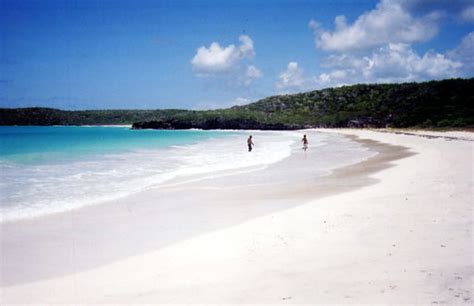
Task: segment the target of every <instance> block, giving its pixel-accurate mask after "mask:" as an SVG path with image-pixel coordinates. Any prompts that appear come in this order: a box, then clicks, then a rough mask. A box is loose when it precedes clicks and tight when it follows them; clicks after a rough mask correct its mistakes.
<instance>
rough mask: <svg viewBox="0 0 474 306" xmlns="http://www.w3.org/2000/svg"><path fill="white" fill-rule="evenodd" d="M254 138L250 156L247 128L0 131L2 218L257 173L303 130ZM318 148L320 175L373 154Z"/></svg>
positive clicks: (295, 143) (332, 144) (315, 140)
mask: <svg viewBox="0 0 474 306" xmlns="http://www.w3.org/2000/svg"><path fill="white" fill-rule="evenodd" d="M251 133H252V134H254V135H255V136H254V138H255V144H256V146H255V150H254V151H252V153H249V152H247V145H246V139H247V136H248V135H249V134H250V132H248V131H245V132H244V131H201V130H179V131H178V130H131V129H130V128H129V127H97V126H91V127H84V126H81V127H64V126H52V127H37V126H28V127H19V126H13V127H0V217H1V219H0V221H2V222H4V221H14V220H19V219H24V218H31V217H37V216H41V215H45V214H50V213H57V212H62V211H67V210H70V209H76V208H80V207H82V206H87V205H94V204H99V203H103V202H106V201H109V200H113V199H117V198H121V197H125V196H127V195H130V194H132V193H137V192H140V191H143V190H146V189H149V188H159V187H160V186H162V185H163V184H166V183H167V182H170V181H171V180H173V179H180V178H186V177H189V176H191V175H193V176H194V177H198V178H199V177H205V176H209V175H217V174H219V173H222V172H223V171H227V172H228V171H235V170H239V171H243V170H245V171H255V170H259V169H263V168H265V167H267V166H268V165H271V164H273V163H276V162H278V161H281V160H283V159H285V158H286V157H288V156H290V155H291V154H292V152H300V151H301V150H300V149H301V148H300V147H301V146H300V138H301V134H302V133H301V132H298V131H294V132H258V131H253V132H251ZM317 147H320V150H321V152H324V154H323V155H322V156H321V159H320V163H318V165H313V168H314V171H315V172H317V173H320V175H323V174H324V173H328V171H329V170H330V169H333V168H336V167H339V166H343V165H346V164H350V163H354V162H357V161H359V160H362V159H365V158H368V157H370V156H371V154H372V153H371V152H368V151H367V149H365V148H363V147H362V146H361V145H359V144H357V143H355V142H352V141H350V140H348V139H347V138H344V137H341V136H335V135H331V136H329V135H326V134H323V133H317V134H316V133H315V134H313V135H311V138H310V149H312V148H313V149H314V148H317ZM311 171H313V169H312V168H311Z"/></svg>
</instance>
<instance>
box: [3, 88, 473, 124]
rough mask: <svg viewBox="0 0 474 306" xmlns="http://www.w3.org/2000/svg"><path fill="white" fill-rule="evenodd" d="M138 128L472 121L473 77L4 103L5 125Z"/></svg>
mask: <svg viewBox="0 0 474 306" xmlns="http://www.w3.org/2000/svg"><path fill="white" fill-rule="evenodd" d="M133 123H136V124H135V125H134V127H135V128H204V129H219V128H240V129H247V128H248V129H259V128H260V129H296V128H303V127H316V126H324V127H345V126H360V127H364V126H374V127H384V126H392V127H414V126H419V127H473V126H474V79H467V80H466V79H452V80H443V81H431V82H424V83H405V84H372V85H353V86H343V87H338V88H328V89H323V90H315V91H310V92H305V93H298V94H293V95H278V96H272V97H268V98H265V99H262V100H259V101H257V102H255V103H251V104H248V105H243V106H234V107H232V108H227V109H218V110H208V111H188V110H89V111H63V110H57V109H49V108H22V109H5V108H3V109H0V125H95V124H97V125H98V124H133Z"/></svg>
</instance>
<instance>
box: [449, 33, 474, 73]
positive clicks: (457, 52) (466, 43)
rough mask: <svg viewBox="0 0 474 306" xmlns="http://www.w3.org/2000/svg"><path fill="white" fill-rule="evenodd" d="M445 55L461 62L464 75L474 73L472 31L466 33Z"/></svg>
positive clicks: (473, 37) (473, 34) (473, 40)
mask: <svg viewBox="0 0 474 306" xmlns="http://www.w3.org/2000/svg"><path fill="white" fill-rule="evenodd" d="M447 56H448V57H449V58H450V59H452V60H454V61H460V62H462V63H463V66H462V68H461V70H462V73H463V76H464V77H472V76H473V75H474V32H471V33H469V34H467V35H466V36H465V37H464V38H463V39H462V41H461V43H460V44H459V45H458V46H457V47H456V48H454V49H453V50H451V51H449V52H448V53H447Z"/></svg>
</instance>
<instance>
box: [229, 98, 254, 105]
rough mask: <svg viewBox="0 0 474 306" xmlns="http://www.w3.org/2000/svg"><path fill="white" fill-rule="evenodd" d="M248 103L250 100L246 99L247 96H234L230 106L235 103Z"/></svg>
mask: <svg viewBox="0 0 474 306" xmlns="http://www.w3.org/2000/svg"><path fill="white" fill-rule="evenodd" d="M249 103H250V100H249V99H247V98H243V97H238V98H236V99H235V100H234V101H233V102H232V106H235V105H245V104H249Z"/></svg>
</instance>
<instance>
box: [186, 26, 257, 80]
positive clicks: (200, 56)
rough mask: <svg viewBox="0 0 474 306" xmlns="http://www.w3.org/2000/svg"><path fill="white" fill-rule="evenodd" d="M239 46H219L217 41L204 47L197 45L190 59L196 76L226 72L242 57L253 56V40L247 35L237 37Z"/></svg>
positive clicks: (249, 57)
mask: <svg viewBox="0 0 474 306" xmlns="http://www.w3.org/2000/svg"><path fill="white" fill-rule="evenodd" d="M239 40H240V42H241V44H240V46H238V47H236V46H235V45H233V44H231V45H229V46H227V47H221V45H220V44H219V43H217V42H213V43H211V45H210V46H209V47H208V48H206V47H205V46H202V47H199V48H198V49H197V51H196V54H195V55H194V57H193V58H192V60H191V64H192V66H193V70H194V71H195V72H196V74H197V75H198V76H206V75H212V74H216V73H222V72H227V71H230V70H232V69H234V68H235V67H236V66H237V65H238V63H239V62H240V61H242V60H244V59H252V58H253V57H254V56H255V50H254V48H253V41H252V39H251V38H250V37H249V36H247V35H241V36H240V37H239Z"/></svg>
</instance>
